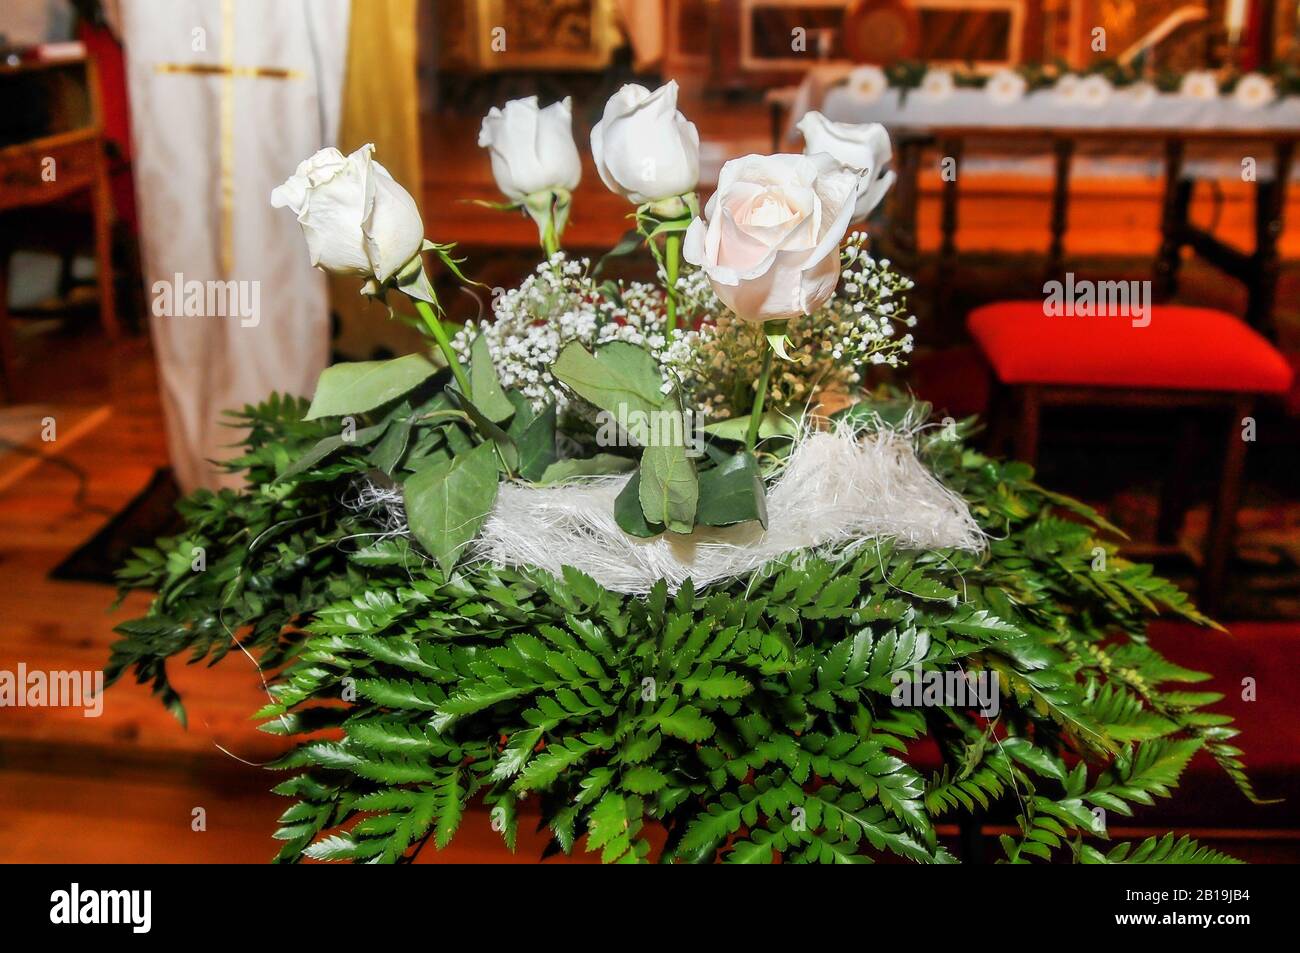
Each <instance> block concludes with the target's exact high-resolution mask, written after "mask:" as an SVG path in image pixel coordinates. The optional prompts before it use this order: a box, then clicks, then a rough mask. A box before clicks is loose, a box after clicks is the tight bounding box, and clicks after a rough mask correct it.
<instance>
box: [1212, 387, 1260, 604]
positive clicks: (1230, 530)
mask: <svg viewBox="0 0 1300 953" xmlns="http://www.w3.org/2000/svg"><path fill="white" fill-rule="evenodd" d="M1253 406H1254V401H1253V400H1252V399H1251V398H1250V397H1247V396H1244V395H1243V396H1241V397H1238V398H1237V399H1236V400H1235V401H1234V402H1233V406H1232V419H1231V420H1229V421H1228V431H1227V438H1226V440H1225V441H1224V444H1223V469H1222V471H1221V473H1220V476H1219V489H1218V494H1217V495H1216V497H1215V499H1214V504H1213V510H1212V511H1211V514H1210V527H1209V532H1208V533H1207V535H1206V537H1205V566H1204V568H1203V572H1202V575H1201V599H1200V601H1201V608H1202V610H1203V611H1205V612H1217V611H1218V610H1219V608H1220V607H1221V605H1222V603H1223V584H1224V581H1225V579H1226V577H1227V571H1228V561H1229V559H1231V557H1232V541H1233V537H1234V535H1235V532H1236V528H1237V507H1238V505H1239V504H1240V502H1241V480H1242V471H1243V469H1244V466H1245V461H1246V441H1245V440H1243V439H1242V432H1241V428H1242V423H1241V421H1242V418H1244V417H1248V416H1250V412H1251V408H1252V407H1253Z"/></svg>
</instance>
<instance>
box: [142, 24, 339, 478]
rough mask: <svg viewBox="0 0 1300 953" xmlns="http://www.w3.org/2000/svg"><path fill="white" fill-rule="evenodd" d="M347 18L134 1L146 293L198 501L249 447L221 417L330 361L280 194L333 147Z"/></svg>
mask: <svg viewBox="0 0 1300 953" xmlns="http://www.w3.org/2000/svg"><path fill="white" fill-rule="evenodd" d="M349 14H350V0H123V2H122V9H121V19H122V36H123V40H124V42H125V45H126V52H127V69H128V76H129V85H130V97H131V126H132V138H133V141H134V147H135V149H134V151H135V157H134V165H135V185H136V193H137V197H138V200H139V208H140V233H141V234H140V238H141V251H142V256H143V267H144V277H145V289H146V292H147V294H148V297H149V300H150V301H151V303H152V308H151V324H152V329H153V341H154V348H155V351H156V352H157V357H158V369H159V377H160V383H161V388H162V398H163V408H164V412H165V417H166V423H167V442H168V447H169V449H170V453H171V459H172V465H173V467H174V469H175V472H176V477H177V480H178V481H179V483H180V484H181V486H182V487H183V488H184V489H185V490H187V491H188V490H191V489H193V488H195V487H198V486H208V487H216V486H218V485H232V484H233V483H237V482H238V480H232V479H231V478H230V477H229V476H227V475H224V474H223V472H222V471H221V470H220V468H218V467H216V466H214V465H213V464H212V463H211V462H210V461H212V460H214V459H226V458H229V457H230V456H232V455H233V454H234V450H233V448H232V445H233V444H235V443H237V442H238V439H239V437H240V432H239V431H237V430H234V429H232V428H231V427H229V426H228V425H227V424H226V423H225V422H223V418H222V412H223V411H225V410H229V409H238V408H241V407H243V406H244V405H245V404H249V403H256V402H259V401H261V400H263V399H264V398H265V397H266V396H267V395H268V394H269V393H270V392H271V391H273V390H276V391H282V392H285V393H289V394H304V395H310V394H311V392H312V389H313V388H314V387H315V384H316V378H317V376H318V375H319V374H320V372H321V370H323V369H324V367H325V365H326V362H327V360H328V356H329V304H328V297H327V291H326V282H325V276H324V275H323V274H321V273H320V272H319V271H316V270H315V269H313V268H312V267H311V265H310V262H309V261H308V257H307V246H306V243H305V242H304V240H303V237H302V231H301V229H300V228H299V226H298V223H297V222H296V221H295V220H294V216H293V215H292V214H290V213H289V212H287V211H285V210H284V209H273V208H271V190H272V189H273V188H275V187H276V186H277V185H279V184H280V183H282V182H283V181H284V180H285V179H287V178H288V177H289V176H290V175H291V174H292V173H293V171H294V169H295V168H296V167H297V165H298V163H299V162H300V161H302V160H303V159H305V158H307V157H308V156H310V155H311V154H312V153H313V152H315V151H316V150H317V149H320V148H322V147H324V146H326V145H333V144H334V142H335V140H336V139H337V136H338V124H339V113H340V109H341V100H342V87H343V77H344V67H345V61H346V52H347V36H348V18H349ZM232 282H233V284H232ZM177 292H180V293H179V294H178V293H177Z"/></svg>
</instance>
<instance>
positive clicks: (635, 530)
mask: <svg viewBox="0 0 1300 953" xmlns="http://www.w3.org/2000/svg"><path fill="white" fill-rule="evenodd" d="M614 522H615V523H617V524H618V528H619V529H621V530H622V531H623V532H625V533H627V534H628V535H629V536H636V537H638V538H640V539H650V538H651V537H653V536H658V535H659V534H660V533H662V532H663V531H664V528H663V524H656V525H654V526H651V525H650V524H649V523H647V522H646V518H645V511H644V510H642V509H641V471H640V470H639V469H637V470H633V471H632V475H631V476H630V477H628V481H627V483H626V484H625V485H624V486H623V489H621V490H619V493H618V496H617V497H615V498H614Z"/></svg>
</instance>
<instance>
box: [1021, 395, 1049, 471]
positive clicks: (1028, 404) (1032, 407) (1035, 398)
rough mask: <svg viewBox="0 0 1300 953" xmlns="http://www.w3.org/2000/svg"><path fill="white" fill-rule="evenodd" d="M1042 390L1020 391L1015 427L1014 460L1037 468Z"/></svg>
mask: <svg viewBox="0 0 1300 953" xmlns="http://www.w3.org/2000/svg"><path fill="white" fill-rule="evenodd" d="M1042 399H1043V398H1042V388H1040V387H1024V388H1021V390H1020V422H1019V423H1018V424H1017V426H1016V459H1018V460H1021V461H1023V462H1025V463H1028V464H1029V465H1030V466H1033V467H1036V466H1038V421H1039V416H1040V411H1041V408H1042Z"/></svg>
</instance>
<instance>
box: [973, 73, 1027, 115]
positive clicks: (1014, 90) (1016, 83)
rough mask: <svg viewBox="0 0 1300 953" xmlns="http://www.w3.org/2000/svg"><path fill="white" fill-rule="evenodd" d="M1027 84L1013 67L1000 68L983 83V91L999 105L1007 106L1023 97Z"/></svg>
mask: <svg viewBox="0 0 1300 953" xmlns="http://www.w3.org/2000/svg"><path fill="white" fill-rule="evenodd" d="M1028 88H1029V84H1028V83H1027V82H1025V78H1024V77H1023V76H1021V75H1020V74H1019V73H1017V72H1016V71H1015V70H1013V69H1000V70H998V71H997V72H996V73H994V74H993V75H992V76H990V77H989V81H988V82H987V83H985V84H984V92H985V93H986V94H987V95H988V97H989V99H991V100H992V101H993V102H994V103H996V104H997V105H999V106H1008V105H1010V104H1011V103H1014V102H1018V101H1019V100H1021V99H1023V98H1024V95H1025V91H1026V90H1027V89H1028Z"/></svg>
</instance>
